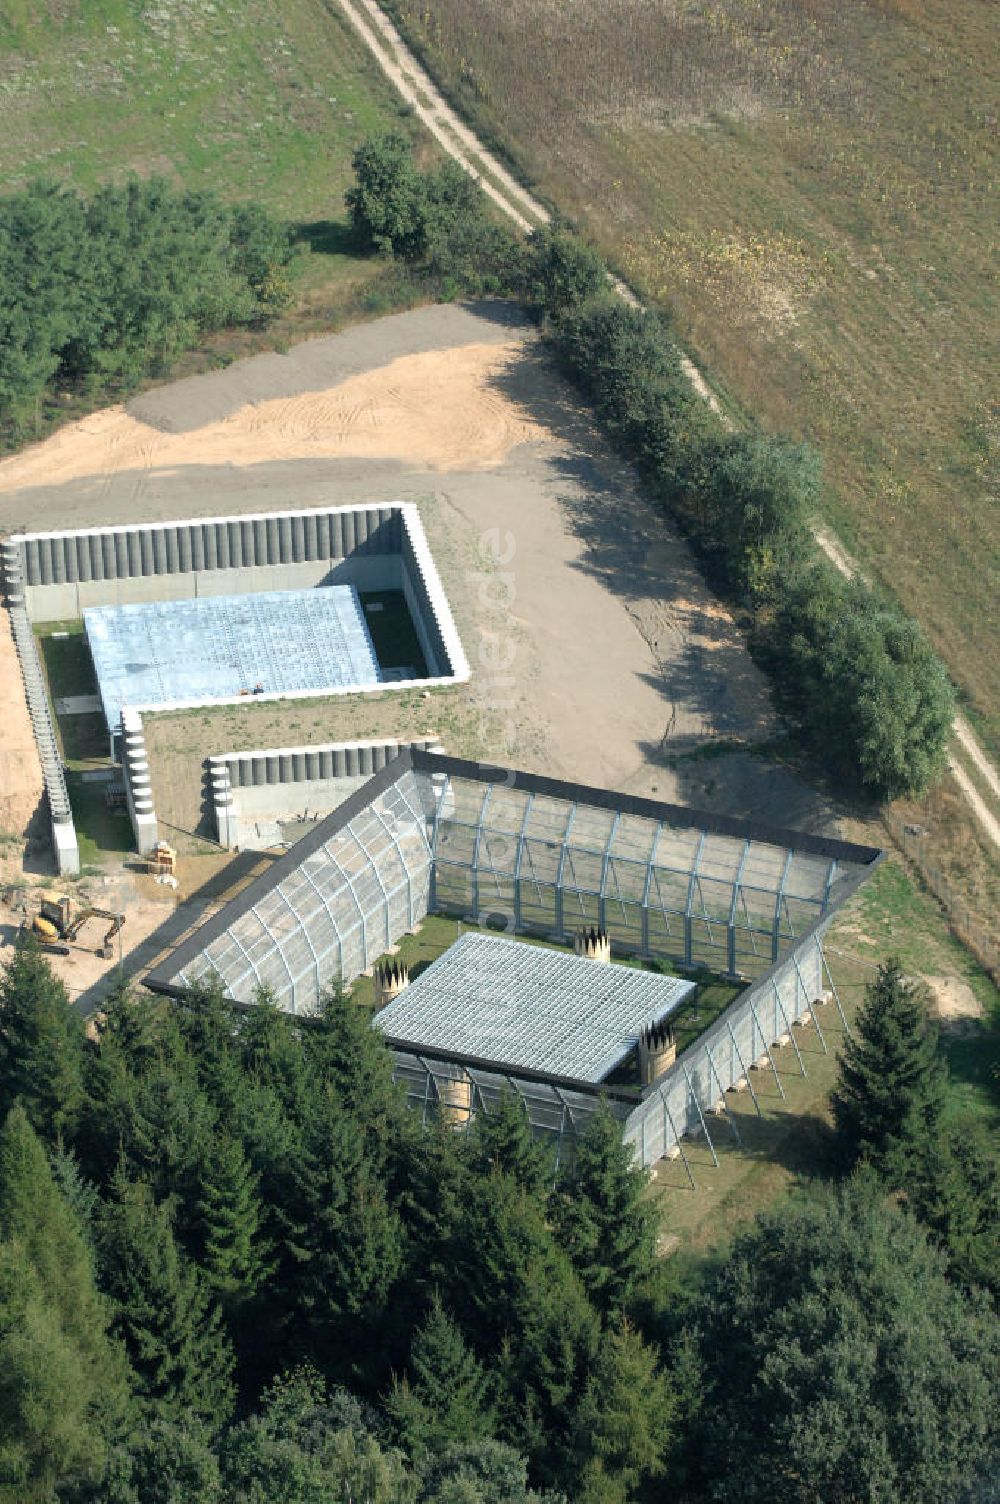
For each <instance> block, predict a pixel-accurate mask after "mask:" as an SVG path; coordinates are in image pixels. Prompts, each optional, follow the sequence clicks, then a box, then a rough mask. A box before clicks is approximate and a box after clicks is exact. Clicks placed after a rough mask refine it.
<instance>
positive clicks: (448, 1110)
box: [434, 1076, 472, 1128]
mask: <svg viewBox="0 0 1000 1504" xmlns="http://www.w3.org/2000/svg"><path fill="white" fill-rule="evenodd" d="M434 1082H435V1085H436V1086H437V1094H438V1112H439V1114H440V1116H441V1120H442V1122H445V1123H447V1124H448V1125H449V1127H451V1128H464V1127H465V1126H466V1124H467V1123H469V1122H470V1121H471V1119H472V1079H471V1077H469V1076H447V1077H446V1076H435V1078H434Z"/></svg>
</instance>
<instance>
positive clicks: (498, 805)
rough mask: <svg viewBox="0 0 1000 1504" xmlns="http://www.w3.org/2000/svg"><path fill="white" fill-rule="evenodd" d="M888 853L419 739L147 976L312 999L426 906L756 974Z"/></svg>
mask: <svg viewBox="0 0 1000 1504" xmlns="http://www.w3.org/2000/svg"><path fill="white" fill-rule="evenodd" d="M878 856H879V853H878V851H877V850H875V848H872V847H864V846H856V845H851V844H848V843H846V842H843V841H837V840H833V839H829V838H827V837H821V836H810V835H805V834H799V833H797V832H791V831H774V830H769V829H765V828H762V827H757V826H755V825H753V824H752V823H751V822H749V821H744V820H738V819H729V818H724V817H721V816H715V815H712V814H710V813H707V812H703V811H696V810H689V809H684V808H681V807H679V806H674V805H666V804H658V803H657V802H655V801H651V800H644V799H636V798H632V797H627V796H624V795H616V794H613V793H609V792H607V791H605V790H600V789H587V788H583V787H581V786H579V785H574V784H566V783H559V782H556V781H555V780H552V779H546V778H541V777H537V776H534V775H531V774H523V773H517V774H513V773H508V772H507V771H506V770H503V769H491V768H489V767H484V766H483V765H481V764H478V763H472V762H464V761H461V760H459V759H457V758H450V757H442V756H439V755H435V754H433V753H429V752H423V751H420V750H418V749H412V750H407V751H405V752H403V753H401V754H400V756H399V757H398V758H396V759H395V760H394V761H393V762H391V763H389V764H388V765H387V766H386V767H385V768H384V769H382V771H381V772H380V773H378V774H376V776H375V777H374V778H373V779H371V780H370V782H369V783H367V784H366V785H365V786H364V787H363V788H362V789H361V790H359V791H358V793H357V794H355V795H353V796H352V797H351V798H350V799H348V800H347V801H346V802H345V803H344V804H342V805H341V806H340V807H339V809H337V810H335V811H334V813H333V814H331V815H329V816H328V817H327V819H326V820H323V821H321V822H320V823H319V824H318V825H317V826H316V827H315V828H314V829H313V830H312V831H311V832H310V833H309V834H308V835H307V836H305V837H303V839H302V840H301V841H299V842H298V843H297V844H296V845H295V846H293V847H292V848H291V850H290V851H289V852H288V853H287V854H286V856H284V857H283V858H281V859H280V860H278V861H277V862H275V863H274V864H273V866H272V867H271V868H270V869H269V871H268V872H267V873H266V874H264V876H263V877H261V878H259V879H257V880H256V881H255V882H254V883H251V884H250V886H249V887H248V888H247V889H246V890H245V891H244V892H243V893H241V894H240V895H239V897H237V898H235V899H234V900H233V901H232V903H231V904H229V905H227V906H226V907H225V908H224V909H222V910H221V911H220V912H219V913H218V914H217V915H215V916H214V917H213V918H212V919H210V920H208V921H207V922H206V924H204V925H202V926H201V927H200V928H199V929H197V930H196V931H195V932H194V934H193V935H192V936H191V937H189V939H188V940H187V941H185V942H184V943H183V944H182V945H181V946H180V947H179V948H178V950H176V951H175V952H174V953H173V955H172V956H170V957H168V958H167V959H166V961H165V962H164V963H163V964H162V965H161V966H159V967H157V968H156V969H155V970H154V971H153V972H152V973H151V974H150V976H149V978H148V981H149V985H151V986H152V987H154V988H160V989H162V990H166V991H168V992H169V991H175V990H177V989H178V988H183V987H186V986H190V985H191V984H192V983H193V982H196V981H198V980H200V979H202V978H205V977H208V976H214V977H216V978H218V979H219V980H220V981H221V983H222V985H223V988H224V990H225V992H226V993H227V995H228V996H229V997H231V998H233V999H234V1000H235V1001H237V1002H244V1003H252V1002H253V1001H254V999H255V997H256V995H257V993H258V991H259V989H260V988H261V987H264V988H267V989H268V991H269V992H270V993H271V995H272V996H273V998H274V1000H275V1001H276V1003H277V1004H278V1006H279V1007H283V1008H287V1009H289V1010H290V1011H292V1012H298V1013H309V1012H312V1011H314V1010H315V1007H316V1005H317V1003H318V1001H319V998H320V997H321V995H322V993H323V991H324V989H325V988H327V987H329V986H330V985H331V984H334V983H336V982H338V981H340V982H342V983H344V984H345V985H346V984H348V983H350V982H352V981H353V980H354V978H355V977H357V976H358V975H360V973H361V972H362V971H364V970H366V969H367V968H368V967H370V966H372V965H373V964H374V963H375V961H376V960H378V958H379V956H381V955H383V954H384V953H385V951H386V950H387V949H388V947H389V946H390V945H394V944H395V943H396V941H397V940H398V939H399V937H400V935H402V934H403V933H405V931H406V930H407V929H409V928H410V927H411V926H412V925H413V924H414V923H415V922H416V921H417V920H419V919H421V918H422V917H423V916H424V915H425V914H426V913H428V912H431V913H447V914H454V915H457V916H459V917H461V918H463V919H468V920H470V921H472V922H474V923H477V924H484V925H488V926H491V927H494V928H496V927H499V926H502V927H504V928H505V929H506V930H507V931H509V932H513V933H519V932H521V933H534V934H538V935H544V936H548V937H551V938H554V939H557V940H563V941H566V940H569V939H571V938H572V936H573V934H574V933H575V931H576V930H577V929H578V928H580V927H582V926H584V925H587V926H589V925H596V926H599V927H600V928H602V929H604V930H606V931H607V933H608V934H609V936H610V938H611V942H612V945H613V946H614V947H615V949H616V950H618V951H624V952H627V953H634V954H637V955H644V956H653V957H660V958H663V959H665V960H672V961H675V962H677V963H680V964H682V965H684V966H688V967H696V966H698V965H706V966H708V967H709V968H711V969H712V970H713V971H716V972H719V973H724V974H729V975H734V976H749V977H753V976H757V975H760V974H761V973H763V972H765V971H766V970H767V969H768V968H769V967H770V966H772V965H773V964H774V963H775V962H776V961H778V960H779V959H780V957H781V956H782V955H784V954H785V953H787V952H788V951H789V950H790V949H791V948H792V947H793V946H795V945H796V944H797V943H798V941H799V940H800V939H801V937H802V936H803V935H805V934H806V933H807V932H808V931H809V930H810V929H811V928H812V927H813V926H814V925H815V924H817V923H819V922H820V921H821V920H822V919H823V918H824V916H826V915H828V914H830V913H832V912H833V911H834V910H835V909H836V908H838V907H839V905H840V903H841V902H842V901H843V899H844V898H845V897H846V896H847V895H848V894H849V893H850V892H853V890H854V888H855V887H856V886H857V884H858V883H859V882H860V881H861V880H862V879H863V877H864V876H865V875H866V874H867V872H868V871H869V870H870V868H871V865H872V864H873V862H874V861H875V860H876V859H877V858H878Z"/></svg>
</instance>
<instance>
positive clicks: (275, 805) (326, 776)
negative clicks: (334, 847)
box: [206, 737, 440, 849]
mask: <svg viewBox="0 0 1000 1504" xmlns="http://www.w3.org/2000/svg"><path fill="white" fill-rule="evenodd" d="M404 745H406V746H410V747H418V748H420V749H421V750H422V751H437V750H439V749H440V743H439V742H438V740H437V738H436V737H428V738H423V739H420V740H417V741H413V742H407V743H400V742H397V741H391V740H390V741H371V742H329V743H325V744H323V745H315V746H309V747H275V748H269V749H266V750H260V751H254V752H236V753H228V754H225V755H223V756H220V757H211V758H209V759H208V761H207V763H206V770H207V776H208V780H209V787H210V792H211V797H212V802H213V804H214V807H215V821H216V830H217V838H218V841H219V843H220V845H222V846H228V847H230V848H237V847H238V848H240V849H244V848H252V847H254V846H255V845H257V844H259V843H260V842H261V841H262V842H263V844H265V845H273V844H274V841H273V839H271V840H268V839H267V837H266V835H265V836H262V837H258V835H257V833H256V829H255V828H256V827H257V826H258V825H261V826H267V825H269V824H273V823H275V822H277V821H292V820H296V819H304V818H306V817H307V816H309V817H315V816H321V815H328V814H330V813H332V811H333V810H335V809H338V808H339V807H340V805H341V804H343V803H344V801H345V800H346V799H348V798H349V797H350V795H351V794H353V793H355V792H356V791H357V790H358V789H359V788H361V787H362V785H363V784H365V783H367V781H368V779H369V778H371V777H372V776H373V775H374V774H375V773H377V772H379V771H380V769H382V768H384V767H385V765H386V763H388V762H391V761H392V759H393V758H394V757H395V756H396V755H397V754H398V753H399V752H400V751H401V750H402V747H403V746H404Z"/></svg>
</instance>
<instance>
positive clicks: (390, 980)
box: [375, 961, 410, 1008]
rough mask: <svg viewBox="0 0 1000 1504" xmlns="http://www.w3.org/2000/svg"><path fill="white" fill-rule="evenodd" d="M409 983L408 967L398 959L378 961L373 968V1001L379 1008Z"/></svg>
mask: <svg viewBox="0 0 1000 1504" xmlns="http://www.w3.org/2000/svg"><path fill="white" fill-rule="evenodd" d="M409 985H410V973H409V969H408V968H407V967H405V966H403V965H401V963H400V962H399V961H380V962H379V964H378V965H377V966H376V968H375V1001H376V1003H377V1004H378V1006H379V1007H380V1008H384V1007H385V1005H386V1003H391V1002H392V1000H393V998H394V997H398V996H399V994H400V993H401V992H402V990H403V988H404V987H408V986H409Z"/></svg>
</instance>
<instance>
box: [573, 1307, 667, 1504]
mask: <svg viewBox="0 0 1000 1504" xmlns="http://www.w3.org/2000/svg"><path fill="white" fill-rule="evenodd" d="M675 1409H676V1406H675V1403H674V1398H673V1395H672V1394H671V1391H670V1386H669V1384H668V1383H667V1381H666V1379H665V1377H664V1375H663V1373H662V1372H661V1371H660V1369H659V1368H658V1366H657V1362H656V1354H655V1353H654V1352H653V1350H652V1348H650V1347H647V1345H646V1344H645V1343H644V1342H643V1340H642V1338H641V1337H640V1336H639V1334H638V1333H637V1332H636V1331H635V1330H634V1329H633V1328H632V1327H630V1326H629V1325H628V1324H627V1323H625V1324H623V1325H622V1326H620V1327H615V1328H612V1329H610V1330H609V1331H607V1332H605V1333H604V1335H603V1336H602V1338H601V1346H600V1349H599V1351H598V1353H597V1357H596V1359H595V1361H594V1365H593V1369H592V1371H591V1375H590V1378H589V1380H588V1382H587V1388H586V1390H585V1392H584V1395H583V1398H582V1399H581V1401H580V1404H579V1405H578V1407H577V1410H576V1414H575V1416H574V1423H573V1443H574V1452H575V1467H576V1470H577V1476H578V1478H579V1484H578V1494H577V1497H578V1499H579V1504H629V1501H630V1500H632V1499H634V1498H636V1497H637V1496H644V1495H645V1492H646V1490H647V1489H648V1488H649V1485H650V1483H652V1482H654V1481H655V1480H656V1479H657V1478H659V1477H661V1476H662V1475H663V1473H664V1471H665V1468H666V1452H667V1446H668V1444H669V1441H670V1437H671V1430H672V1424H673V1418H674V1413H675Z"/></svg>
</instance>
